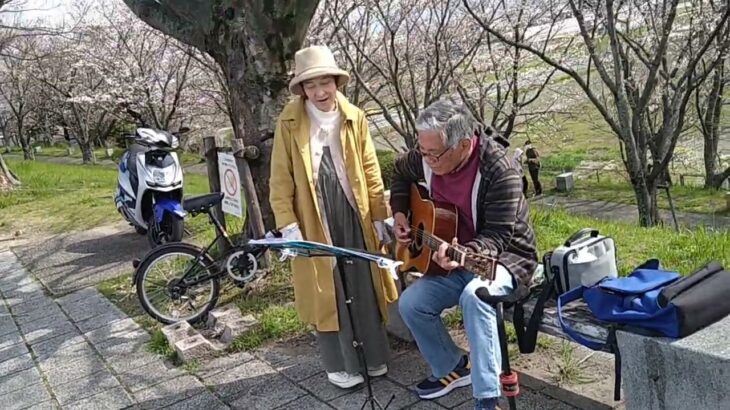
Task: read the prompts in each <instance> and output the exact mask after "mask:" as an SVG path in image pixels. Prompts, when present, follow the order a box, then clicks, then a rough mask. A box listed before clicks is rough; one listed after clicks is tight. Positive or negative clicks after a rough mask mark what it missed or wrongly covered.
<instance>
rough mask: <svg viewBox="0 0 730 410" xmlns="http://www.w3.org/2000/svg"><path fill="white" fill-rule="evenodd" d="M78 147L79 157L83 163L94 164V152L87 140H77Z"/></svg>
mask: <svg viewBox="0 0 730 410" xmlns="http://www.w3.org/2000/svg"><path fill="white" fill-rule="evenodd" d="M79 148H80V149H81V158H82V160H83V162H84V164H96V153H94V147H93V146H92V144H91V143H90V142H88V141H85V142H81V141H79Z"/></svg>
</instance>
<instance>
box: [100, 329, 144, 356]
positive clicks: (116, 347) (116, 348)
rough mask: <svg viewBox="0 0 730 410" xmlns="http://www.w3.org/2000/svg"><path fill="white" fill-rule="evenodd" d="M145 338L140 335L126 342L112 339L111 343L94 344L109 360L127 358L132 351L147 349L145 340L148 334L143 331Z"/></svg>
mask: <svg viewBox="0 0 730 410" xmlns="http://www.w3.org/2000/svg"><path fill="white" fill-rule="evenodd" d="M145 335H147V338H146V339H145V338H144V337H143V336H142V335H138V336H139V337H140V339H139V340H129V341H127V342H123V343H119V344H115V343H114V341H112V342H111V343H106V342H105V343H102V344H97V345H95V347H96V349H97V350H98V351H99V354H101V356H102V357H103V358H104V359H105V360H107V361H109V362H112V361H118V359H122V360H128V359H129V358H130V356H131V355H132V354H134V353H138V352H145V351H147V341H148V340H149V335H148V334H147V333H146V332H145Z"/></svg>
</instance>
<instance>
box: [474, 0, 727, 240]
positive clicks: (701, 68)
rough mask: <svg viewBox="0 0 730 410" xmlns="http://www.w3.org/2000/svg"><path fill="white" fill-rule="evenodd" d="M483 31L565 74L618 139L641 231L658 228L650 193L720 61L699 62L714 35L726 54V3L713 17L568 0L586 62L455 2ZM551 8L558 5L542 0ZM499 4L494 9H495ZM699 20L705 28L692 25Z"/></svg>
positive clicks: (697, 7) (635, 4) (690, 5)
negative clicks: (695, 98) (697, 94)
mask: <svg viewBox="0 0 730 410" xmlns="http://www.w3.org/2000/svg"><path fill="white" fill-rule="evenodd" d="M462 2H463V4H464V5H465V6H466V7H467V8H468V10H469V12H470V14H471V15H472V16H473V17H474V19H475V21H477V22H478V23H479V25H480V26H481V27H482V28H483V30H484V31H486V32H487V33H489V34H490V35H493V36H494V37H496V38H497V39H499V40H500V41H501V42H502V43H504V44H506V45H508V46H510V47H515V48H519V49H521V50H524V51H526V52H528V53H530V54H532V55H534V56H536V57H538V58H540V59H541V60H542V61H543V62H545V63H546V64H548V65H550V66H551V67H553V68H555V69H557V70H559V71H561V72H563V73H565V74H566V75H568V76H569V77H570V78H571V79H572V80H573V81H574V82H575V83H576V84H577V85H578V86H579V87H580V88H581V90H582V91H583V92H584V93H585V95H586V97H588V99H589V100H590V102H591V104H592V105H593V106H594V107H595V108H596V109H597V110H598V112H599V113H600V115H601V118H602V119H603V120H604V121H605V123H606V125H608V126H609V128H610V129H611V131H612V132H613V133H614V134H615V135H616V137H617V138H618V140H619V142H620V144H621V147H622V157H623V160H624V165H625V168H626V171H627V173H628V175H629V178H630V181H631V183H632V186H633V188H634V193H635V196H636V202H637V206H638V210H639V219H640V223H641V225H642V226H652V225H656V224H657V223H659V215H658V208H657V190H658V187H659V186H660V185H661V184H663V183H665V182H666V180H667V175H668V166H669V164H670V160H671V158H672V156H673V153H674V149H675V147H676V145H677V141H678V139H679V136H680V135H681V134H682V133H683V132H684V131H686V129H687V124H686V122H685V120H686V119H687V115H686V114H687V109H688V106H689V103H690V101H691V96H692V95H693V93H694V91H695V90H696V89H697V88H698V87H699V86H701V85H702V84H703V83H704V81H705V80H706V79H707V77H708V76H709V75H710V73H711V72H712V70H713V69H714V68H715V67H716V66H717V65H718V64H720V63H721V60H720V59H717V58H716V59H714V60H713V61H711V62H710V63H709V64H704V65H703V64H700V62H701V61H703V59H704V58H705V57H706V55H707V54H706V53H707V51H708V50H709V49H710V48H711V46H712V45H713V44H715V42H716V40H717V39H718V38H722V39H725V40H722V41H721V44H722V46H721V48H722V49H723V50H725V51H727V47H728V46H729V45H730V42H729V41H727V40H726V39H727V38H728V37H727V33H728V30H730V24H728V15H729V13H730V7H728V5H727V2H722V5H719V6H718V10H717V11H719V12H713V10H710V9H709V8H708V7H703V6H702V5H703V4H704V3H706V2H705V1H702V0H697V1H687V2H683V3H682V7H681V9H680V7H679V0H671V1H665V2H654V1H651V2H647V1H639V0H635V1H620V2H615V1H614V0H602V1H593V2H587V1H583V0H568V4H569V5H570V10H571V14H572V16H573V18H574V19H575V20H574V21H575V22H576V23H577V27H578V36H579V38H580V39H581V42H582V44H583V47H584V50H585V54H586V55H587V59H586V60H587V61H585V63H584V64H580V65H578V66H576V65H575V64H566V63H565V62H563V61H561V59H560V57H559V55H556V52H555V50H551V49H538V48H536V47H534V46H532V45H530V44H525V43H524V42H523V41H521V40H520V39H516V38H510V37H509V36H508V35H507V31H506V30H504V24H502V23H501V21H502V20H503V19H504V16H505V15H506V14H507V13H506V12H498V13H487V14H485V13H482V12H479V10H478V9H477V5H478V4H481V3H478V2H474V1H471V0H462ZM548 3H551V4H554V5H555V7H559V6H560V4H561V2H559V1H557V0H556V1H552V0H548ZM504 4H505V3H504V2H500V3H498V4H496V5H495V7H498V8H500V7H501V8H503V6H504ZM700 21H704V22H706V24H697V23H698V22H700Z"/></svg>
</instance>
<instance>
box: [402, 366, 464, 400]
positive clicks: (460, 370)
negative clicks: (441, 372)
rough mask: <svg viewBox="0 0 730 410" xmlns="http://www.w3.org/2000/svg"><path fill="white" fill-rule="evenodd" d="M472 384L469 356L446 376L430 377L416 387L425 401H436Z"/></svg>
mask: <svg viewBox="0 0 730 410" xmlns="http://www.w3.org/2000/svg"><path fill="white" fill-rule="evenodd" d="M470 384H471V362H469V356H467V355H464V356H463V357H462V358H461V360H460V361H459V363H458V364H457V365H456V367H455V368H454V370H452V371H451V372H449V374H447V375H446V376H444V377H442V378H440V379H437V378H435V377H433V376H429V377H428V378H427V379H426V380H424V381H422V382H420V383H418V384H417V385H416V393H418V397H420V398H422V399H424V400H431V399H436V398H439V397H442V396H445V395H447V394H449V392H451V391H452V390H454V389H456V388H458V387H464V386H468V385H470Z"/></svg>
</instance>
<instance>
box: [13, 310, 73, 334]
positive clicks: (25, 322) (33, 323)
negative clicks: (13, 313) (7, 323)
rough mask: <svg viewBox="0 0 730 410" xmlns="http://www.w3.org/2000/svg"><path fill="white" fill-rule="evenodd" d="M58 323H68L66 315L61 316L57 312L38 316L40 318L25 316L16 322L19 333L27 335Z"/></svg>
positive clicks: (60, 313)
mask: <svg viewBox="0 0 730 410" xmlns="http://www.w3.org/2000/svg"><path fill="white" fill-rule="evenodd" d="M60 323H68V324H71V322H69V320H68V318H67V317H66V315H64V314H63V312H60V311H59V312H57V313H53V312H50V313H48V314H46V315H40V316H35V317H33V316H25V317H21V318H19V320H18V326H20V331H21V332H22V333H24V334H25V333H29V332H32V331H34V330H38V329H43V328H45V327H51V326H54V325H58V324H60Z"/></svg>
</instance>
